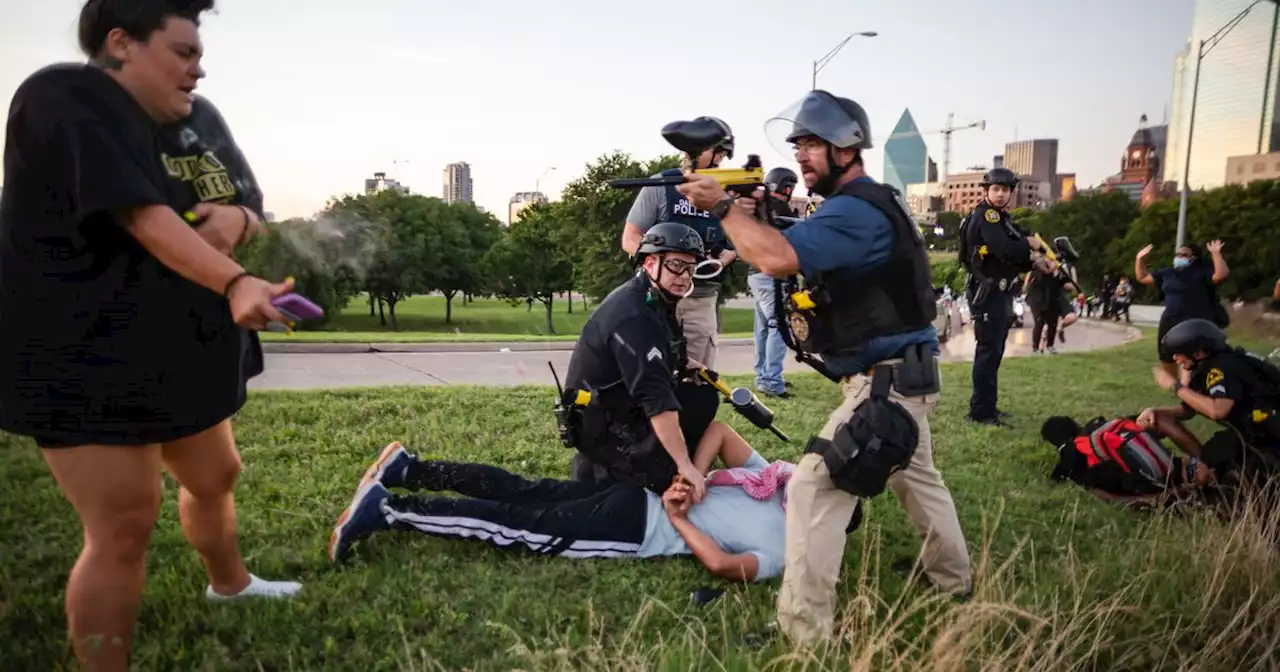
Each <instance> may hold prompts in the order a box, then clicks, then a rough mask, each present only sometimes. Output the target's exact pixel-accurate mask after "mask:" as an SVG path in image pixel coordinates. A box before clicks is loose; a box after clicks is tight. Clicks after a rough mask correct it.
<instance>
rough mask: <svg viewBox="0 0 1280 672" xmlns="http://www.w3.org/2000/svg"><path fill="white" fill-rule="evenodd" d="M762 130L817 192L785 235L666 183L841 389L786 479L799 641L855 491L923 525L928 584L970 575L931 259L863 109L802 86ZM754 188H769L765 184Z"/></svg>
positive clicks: (713, 195) (786, 594) (826, 599)
mask: <svg viewBox="0 0 1280 672" xmlns="http://www.w3.org/2000/svg"><path fill="white" fill-rule="evenodd" d="M766 133H767V134H769V135H771V136H778V137H777V139H779V140H783V139H785V144H786V145H790V146H792V147H793V148H794V153H795V157H796V161H797V163H798V164H799V166H800V172H801V175H802V177H803V179H804V182H805V186H806V187H807V188H808V190H809V193H810V195H813V194H820V195H822V196H823V197H824V200H823V201H822V204H821V205H820V206H819V207H818V208H817V210H816V211H814V212H813V213H812V214H811V215H809V217H808V218H806V219H802V220H798V221H796V222H795V224H794V225H793V226H791V227H790V228H788V229H786V230H785V231H780V230H778V229H777V228H774V227H770V226H767V225H765V224H763V223H761V222H759V221H757V220H755V219H754V218H753V217H752V216H751V215H750V214H748V212H749V211H750V210H749V209H748V208H743V207H734V200H733V199H731V198H730V197H729V196H728V195H727V194H726V193H725V192H724V190H723V189H721V188H720V185H719V184H718V183H717V182H716V181H715V180H714V179H712V178H709V177H700V176H698V175H697V173H692V174H689V175H687V177H688V178H689V180H690V181H689V182H687V183H685V184H683V185H680V186H679V187H678V189H679V191H680V192H681V193H683V194H685V195H687V196H688V197H689V199H690V200H691V201H693V203H694V204H695V205H697V206H698V207H699V208H705V209H709V210H712V211H713V212H717V213H722V215H723V217H724V219H723V220H722V223H723V225H724V228H725V232H726V233H727V234H728V235H729V238H730V239H731V240H733V243H734V247H735V248H736V249H737V250H738V254H739V255H740V256H741V257H742V258H743V260H744V261H746V262H747V263H749V264H751V265H753V266H754V267H755V268H758V269H759V270H760V271H761V272H762V273H765V274H768V275H771V276H773V277H774V278H775V279H776V283H775V291H776V293H777V299H776V300H777V303H778V305H779V306H782V308H781V309H780V310H779V313H780V317H781V319H779V328H780V331H781V332H782V333H783V334H784V335H785V337H786V338H785V340H786V341H787V345H788V346H789V347H790V348H791V349H792V350H795V351H796V353H797V357H798V358H799V359H801V361H804V362H806V363H809V364H810V365H811V366H813V367H814V368H815V369H817V370H819V371H820V372H822V373H823V374H824V375H827V377H829V378H831V379H833V380H836V381H839V382H841V383H842V384H843V388H844V392H845V400H844V403H843V404H841V405H840V407H839V408H837V409H836V410H835V411H834V412H832V413H831V415H830V417H829V419H828V422H827V425H826V426H825V427H824V428H823V429H822V431H821V432H820V433H819V435H818V436H817V437H814V438H813V439H811V440H810V443H809V447H808V448H807V449H806V455H805V456H804V457H803V458H802V459H801V461H800V463H799V464H798V465H797V468H796V472H795V475H794V476H793V477H792V479H791V480H790V482H789V483H788V484H787V488H788V505H787V567H786V569H785V571H784V574H783V582H782V589H781V592H780V593H779V596H778V618H779V623H780V625H781V626H782V629H783V630H784V631H785V632H786V633H787V635H788V636H790V637H791V638H792V639H793V640H794V641H796V642H798V643H806V642H809V641H811V640H814V639H826V638H828V637H831V636H832V634H833V632H832V631H833V628H834V626H835V623H834V613H835V609H834V607H835V594H834V586H835V585H836V583H837V581H838V578H839V576H838V572H839V567H840V564H841V563H840V558H841V557H842V556H843V553H844V541H845V535H844V534H842V531H845V530H846V529H848V527H849V526H851V525H852V523H850V521H851V520H854V519H855V516H856V512H857V511H858V505H859V498H860V497H873V496H875V495H877V494H879V493H881V492H883V491H884V489H885V488H886V487H890V488H891V489H892V490H893V492H894V495H896V496H897V498H898V500H899V501H900V502H902V504H903V505H904V507H905V508H906V510H907V512H908V515H910V516H911V517H912V519H913V522H914V523H915V527H916V529H919V530H925V529H928V530H931V533H930V535H929V538H928V539H927V540H926V542H925V543H926V548H925V550H924V553H923V557H924V558H925V567H924V569H925V573H926V575H927V577H928V579H929V580H930V581H931V582H932V583H933V584H934V585H935V586H936V587H938V588H940V589H941V590H943V591H946V592H949V593H953V594H961V593H966V592H968V591H969V590H970V583H971V572H970V564H969V557H968V551H967V549H966V546H965V541H964V536H963V533H962V532H961V530H960V522H959V519H958V517H957V515H956V511H955V505H954V504H953V503H952V500H951V495H950V493H949V492H948V491H947V488H946V486H945V485H944V484H943V482H942V476H941V475H940V474H939V473H938V471H937V470H936V469H935V468H934V467H933V455H932V453H933V446H932V442H931V440H930V433H929V418H928V416H929V413H930V411H931V410H932V409H933V408H934V407H935V406H936V405H937V402H938V395H939V391H940V388H939V380H938V364H937V355H938V351H939V346H938V335H937V332H936V330H935V329H934V327H933V319H934V317H935V316H936V310H937V308H936V303H935V296H934V292H933V285H932V281H931V278H930V273H929V262H928V254H927V251H926V248H925V243H924V239H923V237H922V236H921V235H920V231H919V229H918V227H916V225H915V223H914V221H913V220H912V218H911V216H910V215H909V213H908V212H907V208H906V205H905V204H904V202H903V200H902V197H901V194H899V193H898V192H897V190H895V189H893V188H892V187H889V186H887V185H881V184H878V183H876V182H875V181H874V180H872V179H871V178H870V177H868V176H867V175H866V172H865V170H864V168H863V152H864V151H866V150H868V149H870V148H871V146H872V145H871V130H870V124H869V122H868V119H867V114H866V112H864V111H863V109H862V107H861V106H859V105H858V104H857V103H855V102H854V101H852V100H849V99H848V98H840V97H836V96H833V95H832V94H830V93H827V92H826V91H813V92H810V93H809V94H807V95H805V96H804V97H803V98H802V99H801V100H799V101H798V102H797V103H795V104H794V105H792V106H791V107H790V108H788V109H787V110H786V111H785V112H783V113H782V114H780V115H778V116H777V117H776V118H774V119H772V120H770V122H769V123H768V124H767V125H766ZM756 198H758V199H762V198H766V195H765V193H764V190H763V189H761V190H758V191H757V192H756ZM740 200H743V201H747V200H751V199H740ZM800 276H803V286H804V288H803V289H801V282H800ZM783 288H785V290H784V289H783Z"/></svg>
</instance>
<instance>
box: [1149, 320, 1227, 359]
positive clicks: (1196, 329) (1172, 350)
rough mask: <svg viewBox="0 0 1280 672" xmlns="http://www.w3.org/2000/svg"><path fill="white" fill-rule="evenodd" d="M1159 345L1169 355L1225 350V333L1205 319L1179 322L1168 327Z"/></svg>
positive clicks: (1188, 354)
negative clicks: (1170, 327)
mask: <svg viewBox="0 0 1280 672" xmlns="http://www.w3.org/2000/svg"><path fill="white" fill-rule="evenodd" d="M1160 345H1161V346H1163V347H1164V350H1165V352H1168V353H1169V354H1171V355H1182V356H1184V357H1191V356H1193V355H1195V354H1196V353H1197V352H1200V351H1202V350H1203V351H1204V352H1209V353H1213V352H1222V351H1224V350H1227V334H1226V332H1224V331H1223V330H1222V329H1221V328H1219V327H1218V325H1216V324H1214V323H1213V322H1210V321H1209V320H1205V319H1199V318H1197V319H1194V320H1187V321H1185V322H1179V323H1178V324H1177V325H1175V326H1174V327H1173V328H1172V329H1170V330H1169V331H1168V332H1167V333H1166V334H1165V335H1164V338H1162V339H1160Z"/></svg>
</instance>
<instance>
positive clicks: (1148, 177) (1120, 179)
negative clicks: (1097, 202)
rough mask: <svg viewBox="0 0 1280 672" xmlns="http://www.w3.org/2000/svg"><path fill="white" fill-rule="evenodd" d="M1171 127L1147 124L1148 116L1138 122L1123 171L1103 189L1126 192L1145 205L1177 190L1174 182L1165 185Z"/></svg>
mask: <svg viewBox="0 0 1280 672" xmlns="http://www.w3.org/2000/svg"><path fill="white" fill-rule="evenodd" d="M1167 130H1168V126H1150V127H1148V126H1147V115H1145V114H1144V115H1142V119H1140V120H1139V121H1138V130H1137V131H1135V132H1134V134H1133V137H1132V138H1130V139H1129V146H1128V147H1126V148H1125V150H1124V156H1123V157H1121V159H1120V172H1119V173H1117V174H1115V175H1112V176H1111V177H1109V178H1107V179H1106V180H1105V181H1103V183H1102V184H1101V185H1099V187H1098V188H1099V189H1100V190H1101V191H1102V192H1103V193H1106V192H1110V191H1116V190H1118V191H1122V192H1124V193H1125V195H1127V196H1128V197H1129V198H1130V199H1132V200H1134V201H1139V202H1140V203H1141V204H1142V207H1144V208H1145V207H1146V206H1148V205H1150V204H1151V203H1153V202H1155V201H1158V200H1160V199H1162V198H1167V197H1169V196H1171V195H1173V194H1174V193H1175V189H1174V188H1173V185H1172V184H1167V185H1166V184H1165V182H1164V180H1163V179H1162V177H1161V176H1162V175H1163V174H1164V149H1165V134H1166V132H1167Z"/></svg>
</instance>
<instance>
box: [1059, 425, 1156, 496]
mask: <svg viewBox="0 0 1280 672" xmlns="http://www.w3.org/2000/svg"><path fill="white" fill-rule="evenodd" d="M1071 447H1072V448H1074V449H1075V450H1076V451H1077V452H1079V453H1080V454H1081V455H1083V456H1084V458H1085V460H1086V463H1087V464H1088V466H1089V467H1095V466H1098V465H1100V464H1102V463H1106V462H1109V463H1113V464H1115V465H1117V466H1119V467H1120V468H1121V469H1123V470H1124V471H1125V473H1129V474H1133V475H1135V476H1137V477H1140V478H1142V479H1144V480H1146V481H1148V482H1149V483H1151V484H1152V485H1157V486H1163V485H1164V484H1165V483H1166V482H1167V481H1168V478H1169V473H1170V471H1171V470H1172V469H1173V456H1172V455H1170V454H1169V451H1168V450H1166V449H1165V447H1164V446H1163V445H1161V444H1160V440H1159V439H1157V438H1156V437H1154V436H1152V435H1151V434H1150V433H1149V432H1147V431H1146V430H1144V429H1143V428H1142V426H1141V425H1139V424H1138V423H1137V422H1135V421H1134V419H1133V418H1116V419H1114V420H1107V419H1105V418H1095V419H1093V420H1091V421H1089V423H1088V424H1086V425H1085V426H1084V435H1083V436H1077V437H1076V438H1075V441H1073V442H1072V443H1071ZM1065 448H1066V447H1064V449H1065Z"/></svg>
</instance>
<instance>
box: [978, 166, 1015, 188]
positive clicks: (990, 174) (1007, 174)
mask: <svg viewBox="0 0 1280 672" xmlns="http://www.w3.org/2000/svg"><path fill="white" fill-rule="evenodd" d="M993 184H1000V185H1003V186H1006V187H1009V188H1010V189H1012V188H1014V187H1016V186H1018V176H1017V175H1014V174H1013V171H1012V170H1009V169H1008V168H992V169H991V170H988V171H987V174H986V175H983V176H982V188H983V189H986V188H987V187H989V186H991V185H993Z"/></svg>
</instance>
